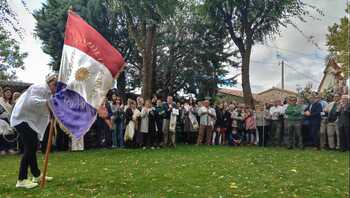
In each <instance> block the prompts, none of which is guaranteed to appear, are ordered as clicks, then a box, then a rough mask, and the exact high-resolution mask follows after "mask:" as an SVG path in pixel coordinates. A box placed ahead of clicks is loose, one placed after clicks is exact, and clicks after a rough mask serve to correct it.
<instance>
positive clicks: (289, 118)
mask: <svg viewBox="0 0 350 198" xmlns="http://www.w3.org/2000/svg"><path fill="white" fill-rule="evenodd" d="M1 93H2V94H1V97H0V122H2V123H3V122H7V123H8V122H9V117H10V115H11V109H12V107H13V105H14V104H15V103H16V99H17V98H18V97H19V95H20V93H18V92H15V93H12V90H11V89H10V88H8V87H5V88H3V89H2V91H1ZM349 121H350V104H349V97H348V95H342V96H340V95H338V94H334V95H332V96H328V97H327V98H326V99H324V98H321V97H320V95H318V94H317V93H313V94H312V96H311V98H310V100H308V101H306V100H304V99H301V98H297V97H295V96H291V97H289V98H286V100H285V101H281V100H278V99H276V100H275V101H273V102H271V103H269V104H258V105H256V106H255V107H254V108H250V107H248V106H246V105H244V104H242V103H236V102H235V101H223V102H218V103H215V104H214V103H213V102H212V101H210V100H209V99H206V100H202V101H195V100H194V99H192V98H190V99H188V100H184V99H181V100H179V101H177V102H175V101H174V99H173V97H172V96H168V97H167V98H166V99H165V101H163V100H162V99H161V98H159V97H157V96H154V97H153V98H152V99H151V100H144V99H143V98H141V97H137V98H136V100H133V99H127V101H126V102H124V101H123V98H122V97H121V96H119V95H118V94H116V93H112V94H111V95H110V97H106V99H105V102H104V104H103V105H101V107H100V108H99V109H98V116H97V119H96V121H95V124H94V125H93V127H92V129H91V130H90V132H88V133H87V134H86V135H85V136H86V137H84V138H82V139H80V140H75V139H74V138H73V139H71V138H70V137H69V136H67V135H65V134H64V133H63V132H62V131H61V130H59V132H58V133H57V134H55V138H54V142H53V144H54V146H55V147H56V149H58V150H67V149H68V148H70V149H71V150H75V151H76V150H84V149H86V148H91V147H107V148H142V149H159V148H164V147H172V148H175V147H176V143H179V142H180V143H184V144H195V145H202V144H206V145H228V146H245V145H247V146H273V147H276V146H278V147H286V148H288V149H293V148H300V149H303V148H304V147H305V146H309V147H314V148H316V149H329V150H341V151H347V150H349V145H350V144H349V139H350V137H349V134H350V128H349ZM0 126H1V130H0V131H2V132H1V133H2V135H0V154H1V155H5V154H15V153H18V152H21V141H20V138H18V134H16V132H15V130H13V129H12V128H8V127H5V126H8V125H5V124H0ZM6 130H7V132H6ZM45 140H46V141H47V132H46V134H45V137H44V140H43V142H42V144H41V148H42V151H44V150H45V148H46V144H47V142H45ZM84 147H85V148H84Z"/></svg>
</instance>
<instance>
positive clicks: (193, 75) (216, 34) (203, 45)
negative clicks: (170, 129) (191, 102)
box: [155, 1, 234, 98]
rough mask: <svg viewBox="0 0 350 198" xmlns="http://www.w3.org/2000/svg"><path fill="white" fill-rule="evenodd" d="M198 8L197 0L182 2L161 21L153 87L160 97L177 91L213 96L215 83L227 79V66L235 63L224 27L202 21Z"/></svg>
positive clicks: (198, 95)
mask: <svg viewBox="0 0 350 198" xmlns="http://www.w3.org/2000/svg"><path fill="white" fill-rule="evenodd" d="M198 9H199V6H198V4H197V3H194V2H191V1H183V4H182V5H181V6H178V7H177V8H176V10H175V13H174V15H173V16H171V17H169V18H168V19H167V20H165V21H164V22H163V23H162V24H161V28H160V32H159V36H158V37H157V38H159V39H158V41H157V52H158V56H157V72H156V79H157V81H156V84H155V86H156V90H157V92H158V93H160V95H162V96H166V95H176V93H177V92H178V91H182V92H184V93H191V94H194V95H196V96H197V97H199V98H204V97H206V96H214V95H215V94H216V91H217V88H218V85H219V84H221V83H224V82H226V81H224V80H225V79H224V76H225V75H226V74H227V73H228V71H227V69H226V68H227V66H228V65H234V63H233V61H231V60H230V59H229V58H230V57H232V56H233V55H234V52H232V50H229V48H230V45H229V44H228V39H225V38H227V33H226V32H225V29H224V28H222V27H220V26H217V25H216V24H210V23H205V21H204V19H203V18H202V17H201V16H200V14H199V11H198ZM233 83H234V82H233V81H232V80H231V81H229V82H228V84H233Z"/></svg>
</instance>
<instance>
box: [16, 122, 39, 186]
mask: <svg viewBox="0 0 350 198" xmlns="http://www.w3.org/2000/svg"><path fill="white" fill-rule="evenodd" d="M15 128H16V130H17V131H18V132H19V133H20V137H21V139H22V142H23V146H24V152H23V156H22V159H21V163H20V167H19V176H18V180H24V179H28V167H30V171H31V172H32V175H33V176H34V177H39V176H40V170H39V168H38V160H37V158H36V151H37V146H38V143H39V141H38V134H37V133H36V132H35V131H34V130H33V129H31V128H30V127H29V125H28V124H27V123H25V122H22V123H21V124H19V125H17V126H15Z"/></svg>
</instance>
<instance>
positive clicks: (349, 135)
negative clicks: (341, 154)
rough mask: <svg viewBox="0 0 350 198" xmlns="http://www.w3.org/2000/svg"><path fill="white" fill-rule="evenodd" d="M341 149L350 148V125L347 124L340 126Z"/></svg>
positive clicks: (346, 149)
mask: <svg viewBox="0 0 350 198" xmlns="http://www.w3.org/2000/svg"><path fill="white" fill-rule="evenodd" d="M339 136H340V137H339V139H340V150H341V151H349V150H350V127H349V126H346V125H340V126H339Z"/></svg>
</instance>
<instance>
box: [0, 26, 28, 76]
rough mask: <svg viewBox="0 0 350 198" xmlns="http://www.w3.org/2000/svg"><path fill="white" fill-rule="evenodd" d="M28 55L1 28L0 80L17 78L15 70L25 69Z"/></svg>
mask: <svg viewBox="0 0 350 198" xmlns="http://www.w3.org/2000/svg"><path fill="white" fill-rule="evenodd" d="M25 57H27V53H22V52H20V49H19V46H18V43H17V42H16V41H15V40H14V39H11V38H10V35H9V33H8V32H7V31H5V30H4V29H3V28H2V27H1V26H0V80H10V79H15V78H16V73H15V69H18V68H19V69H23V68H24V66H23V64H24V62H23V59H24V58H25Z"/></svg>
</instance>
